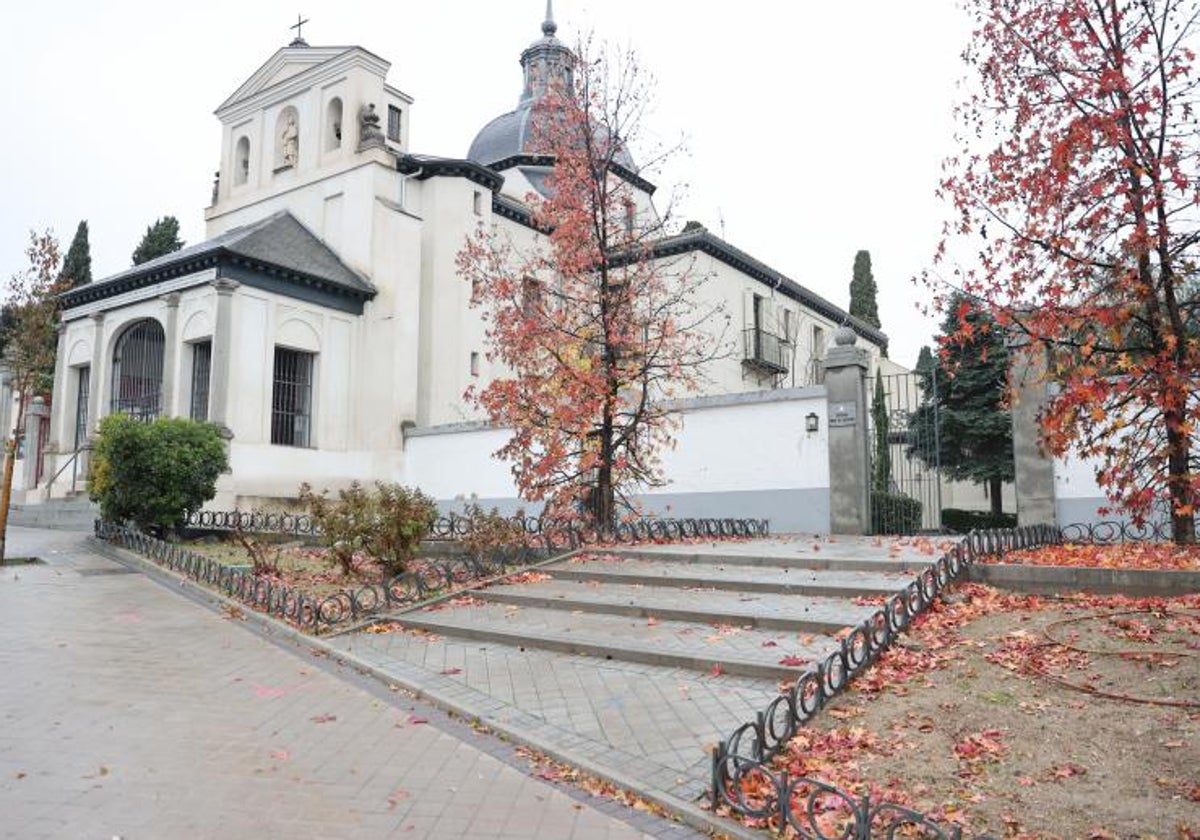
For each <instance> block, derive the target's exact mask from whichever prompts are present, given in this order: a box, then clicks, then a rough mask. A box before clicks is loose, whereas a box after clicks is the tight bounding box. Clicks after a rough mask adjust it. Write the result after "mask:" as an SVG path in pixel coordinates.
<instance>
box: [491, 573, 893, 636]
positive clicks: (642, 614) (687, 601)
mask: <svg viewBox="0 0 1200 840" xmlns="http://www.w3.org/2000/svg"><path fill="white" fill-rule="evenodd" d="M475 595H476V597H479V598H482V599H484V600H486V601H492V602H495V603H502V604H515V605H517V606H522V607H542V608H547V609H557V610H566V611H568V612H573V611H579V612H593V613H605V614H608V615H623V616H630V617H634V618H643V619H648V618H651V617H654V618H657V619H659V620H664V621H685V622H698V623H702V624H729V625H733V626H736V627H754V628H757V629H764V630H790V631H793V632H804V633H836V632H837V631H838V630H840V629H841V628H843V627H845V626H847V625H851V624H857V623H860V622H862V621H864V620H865V619H867V618H868V617H869V616H870V615H871V614H872V613H873V612H874V611H875V610H876V609H878V608H877V607H871V606H858V605H856V604H854V603H853V602H852V601H849V600H847V599H844V598H821V597H810V596H804V595H780V594H778V593H773V592H762V593H757V592H738V591H724V590H720V589H716V590H712V591H709V592H705V593H703V597H702V598H697V593H695V592H691V591H688V590H685V589H677V588H671V587H665V586H650V587H647V586H641V585H637V584H627V583H597V582H595V581H590V582H583V581H568V580H548V581H541V582H538V583H527V584H519V585H504V586H490V587H488V588H486V589H482V590H479V591H478V592H476V593H475Z"/></svg>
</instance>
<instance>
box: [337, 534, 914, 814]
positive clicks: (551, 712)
mask: <svg viewBox="0 0 1200 840" xmlns="http://www.w3.org/2000/svg"><path fill="white" fill-rule="evenodd" d="M933 552H934V547H933V546H932V544H925V543H918V542H911V541H879V540H871V539H860V540H852V539H844V540H831V539H828V538H825V539H817V538H812V537H809V538H805V539H803V540H800V539H769V540H754V541H747V542H737V543H714V544H709V545H693V544H688V545H674V546H650V547H640V548H635V549H614V550H603V551H590V552H581V553H577V554H575V555H574V556H571V557H567V558H564V559H560V560H557V561H554V562H552V563H549V564H546V565H543V566H540V567H538V568H537V569H536V571H535V572H534V573H532V574H524V575H522V576H521V579H520V582H513V583H507V584H500V585H493V586H489V587H485V588H481V589H476V590H473V591H471V592H469V593H466V594H465V595H460V596H459V597H456V598H453V599H449V600H446V601H442V602H441V603H437V604H434V605H432V606H429V607H425V608H421V609H416V610H409V611H403V612H398V613H395V614H392V615H389V616H388V617H387V618H388V619H389V620H390V621H394V622H396V623H397V625H398V626H399V628H401V629H400V630H399V631H398V632H388V633H367V632H361V633H356V634H350V635H347V636H342V637H340V638H338V639H337V640H335V643H336V644H338V645H339V646H341V647H344V648H345V649H346V650H348V651H352V652H353V653H355V655H357V656H358V657H360V658H362V659H364V660H366V661H368V662H370V663H371V664H372V665H374V666H375V667H377V668H379V669H380V670H383V671H385V672H388V673H391V674H394V675H395V676H396V678H397V679H398V680H400V681H402V682H406V683H408V684H410V685H411V684H414V683H416V684H419V685H420V686H421V687H422V688H423V689H425V690H427V691H428V692H429V693H430V694H431V695H432V696H440V697H443V698H448V699H449V700H450V702H452V703H453V704H454V705H456V706H458V707H459V708H460V709H465V710H468V711H471V713H472V714H474V715H477V716H479V717H480V718H482V719H484V720H485V721H486V720H489V719H493V720H497V721H502V722H507V723H511V724H514V725H518V724H519V725H521V726H523V727H525V728H527V729H535V730H536V731H538V732H539V733H541V734H542V735H544V736H545V737H546V738H548V739H549V740H551V741H553V742H555V743H559V742H561V743H563V744H566V745H567V746H568V747H569V749H570V750H571V751H573V752H574V753H575V754H578V755H583V756H585V757H588V758H589V759H590V760H594V761H597V762H599V763H600V764H602V765H604V766H611V767H617V768H621V770H622V772H626V773H633V775H634V776H636V777H637V778H639V779H642V780H643V781H644V782H645V784H647V785H650V786H651V787H655V788H657V789H660V790H665V791H668V792H670V793H672V794H673V795H677V796H683V797H685V798H691V797H693V796H696V795H698V794H699V792H700V791H701V790H702V789H703V788H704V786H705V784H706V783H707V781H708V772H709V767H708V756H707V754H706V753H705V751H704V747H705V745H709V746H711V745H712V744H714V743H715V742H716V741H717V740H719V739H720V738H722V737H724V736H726V735H727V734H729V733H730V732H731V731H732V730H733V729H734V728H736V727H737V726H738V725H740V724H742V723H744V722H746V721H748V720H753V719H754V717H755V714H756V713H757V712H758V711H760V710H761V709H763V708H764V707H765V706H766V704H767V703H768V702H769V701H770V700H771V699H772V698H774V697H775V696H776V695H777V693H778V684H779V682H780V681H786V680H791V679H794V678H796V677H797V676H798V675H799V674H801V673H802V672H803V671H804V670H805V669H806V668H807V667H808V666H809V664H810V663H814V662H816V661H818V660H820V659H822V658H823V657H825V656H827V655H828V654H829V653H830V652H832V651H833V650H834V649H835V648H836V647H837V645H838V640H837V634H838V632H839V631H840V630H841V629H842V628H844V627H846V626H849V625H853V624H857V623H859V622H861V621H862V620H863V619H865V618H867V617H868V616H869V615H870V614H871V613H872V612H874V610H875V609H877V607H875V606H873V605H872V604H871V603H869V602H874V601H876V600H877V597H876V596H881V595H890V594H892V593H894V592H896V591H898V590H899V589H901V588H902V587H904V586H905V585H906V584H907V583H908V582H909V581H910V580H911V579H912V577H913V574H914V572H915V571H916V570H918V569H920V568H923V567H924V566H926V565H927V564H928V563H929V562H931V561H932V560H933Z"/></svg>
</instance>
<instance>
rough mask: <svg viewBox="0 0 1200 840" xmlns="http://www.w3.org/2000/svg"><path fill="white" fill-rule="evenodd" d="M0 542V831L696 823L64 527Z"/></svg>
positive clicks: (478, 830)
mask: <svg viewBox="0 0 1200 840" xmlns="http://www.w3.org/2000/svg"><path fill="white" fill-rule="evenodd" d="M8 554H9V556H10V557H15V556H21V555H34V556H39V557H42V558H44V559H45V560H46V563H45V564H42V565H36V566H17V567H13V566H8V567H3V568H0V617H2V618H0V837H3V838H13V840H18V838H19V840H27V839H29V840H32V839H33V838H64V840H77V838H100V840H111V838H114V837H120V838H123V840H141V839H142V838H147V840H149V838H172V839H173V840H178V839H179V838H222V840H237V838H250V837H256V838H257V837H263V836H290V837H305V838H339V839H341V838H346V839H347V840H353V839H354V838H383V837H404V838H408V837H413V838H419V837H430V838H458V837H462V838H466V837H470V838H473V840H474V839H475V838H478V839H479V840H486V838H514V840H515V838H531V837H544V838H597V840H600V839H601V838H614V840H615V838H644V837H661V838H676V837H678V838H685V837H698V836H699V835H697V834H695V833H694V832H693V831H692V830H691V829H688V828H686V827H684V826H682V825H679V824H676V823H671V822H668V821H665V820H661V819H659V818H656V817H654V816H651V815H649V814H645V813H642V812H638V811H634V810H632V809H629V808H627V807H625V806H623V805H620V804H618V803H615V802H611V801H608V800H605V799H599V798H593V797H590V796H588V795H587V794H584V793H582V792H579V791H576V790H573V789H570V788H564V787H560V786H555V785H552V784H550V783H548V782H546V781H544V780H542V779H540V778H537V777H536V776H534V775H531V773H530V771H529V769H528V767H527V766H526V764H525V762H524V760H523V759H521V758H520V757H519V756H518V755H517V754H516V752H515V750H514V749H513V748H512V747H511V746H509V745H507V744H504V743H502V742H501V741H499V740H497V739H495V738H494V737H492V736H489V735H484V734H479V733H476V732H474V731H473V730H472V729H471V728H470V727H468V726H466V725H465V724H462V723H460V722H458V721H456V720H454V719H452V718H450V717H449V716H447V715H445V714H443V713H441V712H439V711H436V710H434V709H432V708H430V707H427V706H424V705H422V704H420V703H416V702H414V701H413V700H411V699H410V698H408V697H407V696H406V695H404V694H402V693H399V692H394V691H389V690H388V689H387V688H386V687H385V686H384V685H382V684H380V683H378V682H377V681H375V680H370V679H367V678H363V677H361V676H359V675H357V674H355V673H353V672H351V671H349V670H348V669H344V668H339V667H338V666H336V665H335V664H334V663H333V662H332V661H331V660H330V659H329V658H328V657H321V656H315V655H313V653H312V652H311V651H310V650H307V649H305V648H301V647H292V648H289V646H287V645H286V644H282V643H279V642H276V641H272V640H270V639H267V638H264V636H263V635H262V634H261V633H260V632H259V631H258V630H257V627H256V625H255V624H254V623H252V622H247V621H244V620H241V618H240V617H239V616H238V615H237V613H236V612H234V613H232V614H230V613H222V612H221V611H219V610H215V609H213V608H212V607H210V606H207V605H204V604H201V603H198V601H197V600H195V599H193V598H191V597H188V596H187V595H186V594H185V593H184V592H183V591H182V590H180V591H171V589H170V588H168V587H164V586H163V585H162V584H160V583H156V582H155V581H153V580H151V579H150V578H148V577H146V576H145V575H143V574H140V573H136V572H132V571H131V570H130V569H129V568H127V567H125V566H122V565H119V564H117V563H114V562H112V561H111V560H108V559H105V558H104V557H102V556H101V555H100V554H98V553H96V552H95V551H93V550H92V549H91V548H89V546H88V544H87V535H86V534H84V533H69V532H52V531H39V530H32V529H25V528H10V529H9V538H8ZM446 661H447V662H448V661H449V660H446ZM598 679H599V680H600V681H601V683H603V682H605V681H606V680H610V679H616V678H615V677H609V676H606V675H605V674H604V673H601V675H600V676H599V677H598ZM621 679H622V680H626V681H629V680H635V679H636V674H630V675H627V676H623V677H621ZM505 681H506V683H507V684H508V685H509V687H510V690H513V691H516V690H517V689H518V687H519V686H521V685H522V684H523V683H524V680H523V679H522V678H521V677H520V676H519V675H517V674H515V673H514V675H511V676H509V677H506V678H505ZM643 682H644V681H643ZM731 687H733V686H732V685H731ZM584 690H587V689H586V688H585V689H584ZM661 690H662V691H664V692H674V691H677V690H678V689H677V685H676V683H675V682H668V683H666V684H664V685H663V687H662V689H661ZM736 694H737V692H736V691H734V692H732V695H733V697H734V698H736ZM547 701H548V702H549V701H550V698H547ZM563 702H564V704H565V703H569V700H566V699H564V701H563ZM737 702H738V701H737V700H736V699H731V700H730V703H731V704H732V705H733V706H734V709H735V710H736V712H737V713H739V714H741V713H744V712H746V711H748V710H749V709H750V707H751V706H752V705H753V704H752V703H747V704H745V705H744V706H738V705H737ZM542 711H544V710H542ZM563 714H566V712H563Z"/></svg>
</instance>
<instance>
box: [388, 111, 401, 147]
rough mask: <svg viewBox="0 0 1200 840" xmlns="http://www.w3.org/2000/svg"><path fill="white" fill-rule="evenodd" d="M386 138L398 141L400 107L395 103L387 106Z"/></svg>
mask: <svg viewBox="0 0 1200 840" xmlns="http://www.w3.org/2000/svg"><path fill="white" fill-rule="evenodd" d="M387 138H388V139H389V140H394V141H395V142H397V143H399V142H400V109H399V108H397V107H396V106H395V105H389V106H388V130H387Z"/></svg>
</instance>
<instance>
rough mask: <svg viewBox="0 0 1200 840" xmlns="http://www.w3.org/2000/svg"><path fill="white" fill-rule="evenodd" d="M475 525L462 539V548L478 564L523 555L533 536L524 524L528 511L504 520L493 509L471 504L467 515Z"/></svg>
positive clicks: (474, 503) (465, 514)
mask: <svg viewBox="0 0 1200 840" xmlns="http://www.w3.org/2000/svg"><path fill="white" fill-rule="evenodd" d="M463 516H465V517H466V518H467V519H469V520H470V522H471V527H470V529H469V530H468V531H467V533H466V534H464V535H463V536H461V537H459V538H458V542H459V544H460V545H461V546H462V547H463V549H464V550H466V552H467V553H468V554H470V555H471V556H472V557H474V558H475V559H476V560H478V561H480V562H483V561H486V560H488V559H490V558H492V557H493V556H495V555H496V554H499V553H502V552H504V553H513V554H516V553H519V552H520V550H521V549H523V548H526V547H527V546H528V545H529V542H530V540H529V534H528V533H526V531H525V526H524V525H523V524H522V523H521V520H522V519H524V517H525V511H523V510H519V511H517V514H516V516H515V517H508V516H501V515H500V511H499V510H497V509H496V508H492V509H491V510H490V511H485V510H484V509H483V507H482V506H480V504H479V503H478V502H474V501H473V502H471V503H470V504H469V505H467V506H466V509H465V510H464V511H463Z"/></svg>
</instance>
